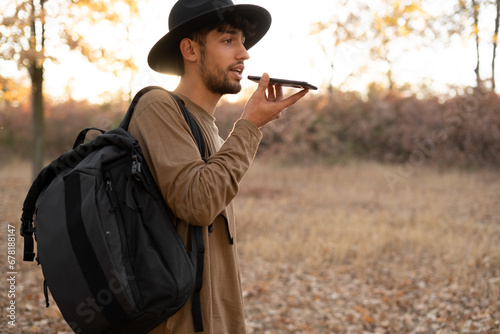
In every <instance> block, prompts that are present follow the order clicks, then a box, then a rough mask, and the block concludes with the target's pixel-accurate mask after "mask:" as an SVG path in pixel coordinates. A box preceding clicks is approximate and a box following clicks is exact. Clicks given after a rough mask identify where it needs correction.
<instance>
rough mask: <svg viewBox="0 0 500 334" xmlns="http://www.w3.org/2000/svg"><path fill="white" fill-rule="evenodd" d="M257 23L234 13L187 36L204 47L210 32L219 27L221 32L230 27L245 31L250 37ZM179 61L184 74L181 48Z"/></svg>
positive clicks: (181, 72) (246, 35) (244, 33)
mask: <svg viewBox="0 0 500 334" xmlns="http://www.w3.org/2000/svg"><path fill="white" fill-rule="evenodd" d="M256 26H257V24H256V23H252V22H250V21H249V20H248V19H247V18H245V17H243V16H241V15H238V14H234V15H227V16H226V17H225V18H224V20H223V21H222V22H217V23H212V24H209V25H206V26H204V27H203V28H201V29H199V30H197V31H194V32H192V33H191V34H189V35H188V36H186V37H187V38H189V39H191V40H193V41H195V42H196V43H198V44H200V45H201V46H202V47H204V46H205V43H206V38H207V35H208V33H209V32H211V31H212V30H214V29H217V30H218V31H219V32H224V31H227V30H229V29H237V30H241V31H243V35H244V36H245V37H246V38H248V37H252V36H254V35H255V29H256ZM177 62H178V64H179V69H180V74H181V75H183V74H184V59H183V57H182V54H181V52H180V50H179V52H178V55H177Z"/></svg>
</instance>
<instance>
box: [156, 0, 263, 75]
mask: <svg viewBox="0 0 500 334" xmlns="http://www.w3.org/2000/svg"><path fill="white" fill-rule="evenodd" d="M232 15H240V16H242V17H244V18H246V19H248V20H249V21H250V23H252V24H255V25H256V26H255V34H254V35H253V36H246V38H245V43H244V45H245V48H246V49H247V50H248V49H250V48H251V47H252V46H254V45H255V44H256V43H257V42H258V41H259V40H260V39H261V38H262V37H264V35H265V34H266V33H267V31H268V30H269V27H270V26H271V14H269V12H268V11H267V10H266V9H265V8H262V7H260V6H255V5H235V4H233V2H232V1H231V0H179V1H177V3H176V4H175V5H174V7H173V8H172V10H171V11H170V16H169V19H168V26H169V30H170V31H169V32H168V33H167V34H166V35H165V36H163V37H162V38H161V39H160V40H159V41H158V42H157V43H156V44H155V45H154V46H153V48H152V49H151V51H150V52H149V56H148V64H149V66H150V67H151V68H152V69H153V70H155V71H156V72H160V73H164V74H173V75H181V68H180V65H179V63H178V57H179V54H180V49H179V44H180V42H181V40H182V39H183V38H185V37H187V36H189V35H190V34H191V33H193V32H195V31H197V30H199V29H201V28H203V27H205V26H207V25H211V24H215V23H217V22H222V21H224V19H225V18H227V17H230V16H232Z"/></svg>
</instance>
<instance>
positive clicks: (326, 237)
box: [0, 0, 500, 333]
mask: <svg viewBox="0 0 500 334" xmlns="http://www.w3.org/2000/svg"><path fill="white" fill-rule="evenodd" d="M174 3H175V1H173V0H142V1H133V0H107V1H104V0H80V1H76V0H0V223H2V224H4V225H6V224H7V223H8V224H11V225H15V226H17V225H18V217H19V216H20V208H21V204H22V201H23V199H24V197H25V195H26V192H27V190H28V189H29V185H30V182H31V181H32V179H33V177H34V176H35V175H37V174H38V171H39V170H40V169H41V168H42V167H43V166H44V165H45V164H47V163H48V162H50V161H51V160H53V159H55V158H56V157H58V156H59V155H60V154H62V153H64V152H65V151H67V150H69V149H71V146H72V144H73V142H74V140H75V137H76V135H77V134H78V132H79V131H80V130H81V129H83V128H85V127H89V126H96V127H99V128H102V129H105V130H107V129H111V128H113V127H116V126H117V125H118V124H119V122H120V120H121V118H122V117H123V115H124V113H125V111H126V109H127V107H128V104H129V102H130V101H131V99H132V98H133V96H134V94H135V93H136V92H137V91H139V90H140V89H141V88H143V87H145V86H148V85H160V86H163V87H165V88H167V89H174V88H175V87H176V84H177V83H178V78H176V77H172V76H166V75H161V74H158V73H155V72H154V71H152V70H151V69H149V68H148V66H147V63H146V58H147V55H148V52H149V50H150V48H151V47H152V46H153V45H154V43H155V42H156V41H157V40H158V39H159V38H161V37H162V36H163V35H164V34H165V33H167V31H168V24H167V22H168V14H169V12H170V9H171V8H172V6H173V5H174ZM235 3H239V4H241V3H252V4H256V5H260V6H263V7H265V8H267V9H268V10H269V11H270V12H271V15H272V17H273V24H272V26H271V29H270V31H269V32H268V34H267V35H266V36H265V37H264V39H263V40H262V41H261V42H260V43H258V44H257V45H256V46H255V47H253V48H252V49H251V50H250V56H251V58H250V60H249V61H247V62H246V64H245V65H246V69H245V73H244V76H245V77H246V76H247V75H261V74H262V73H263V72H268V73H269V74H270V75H271V76H274V77H278V78H283V79H295V80H301V81H308V82H310V83H312V84H314V85H317V86H319V90H318V91H312V92H310V93H309V94H308V96H307V97H306V98H304V99H303V100H301V101H300V102H299V103H298V104H297V105H295V106H293V107H291V108H289V109H288V110H287V111H286V112H285V115H284V116H283V117H281V118H280V120H278V121H275V122H273V123H271V124H269V125H267V126H266V127H264V128H263V132H264V138H263V141H262V144H261V146H260V149H259V153H258V156H257V158H256V161H255V164H254V166H253V167H252V169H251V170H250V172H249V174H248V175H247V176H246V177H245V180H244V181H243V183H242V185H241V191H240V194H239V196H238V197H237V200H236V201H237V203H236V204H237V207H238V212H239V213H238V224H239V227H238V228H239V231H238V237H239V252H240V254H241V262H242V279H243V294H244V297H245V303H246V308H247V320H248V321H247V324H248V331H249V333H367V332H369V333H371V332H375V333H497V332H499V331H500V320H499V319H500V218H499V217H500V181H499V180H500V178H499V168H500V98H499V95H498V93H499V89H500V88H499V87H498V86H499V84H498V81H499V80H500V68H499V66H495V65H496V64H498V49H497V46H498V31H499V18H500V0H442V1H432V0H415V1H411V0H370V1H361V0H350V1H347V0H309V1H299V0H273V1H263V0H255V1H250V0H249V1H235ZM242 86H243V91H242V92H241V93H240V94H238V95H234V96H226V97H224V98H223V99H222V101H221V102H220V105H219V109H218V111H217V113H216V115H215V116H216V118H217V123H218V126H219V128H220V133H221V136H222V137H223V138H224V137H225V136H227V134H228V133H229V131H230V130H231V128H232V125H233V123H234V122H235V121H236V119H238V118H239V117H240V115H241V113H242V110H243V107H244V105H245V103H246V101H247V99H248V98H249V96H250V95H251V94H252V93H253V91H254V90H255V88H256V84H255V83H252V82H250V81H249V80H247V79H244V80H243V82H242ZM287 93H292V91H291V90H290V91H289V92H287ZM17 246H18V248H19V251H18V254H20V251H21V250H20V247H21V246H22V240H21V239H20V238H19V239H18V240H17ZM2 247H3V246H2ZM2 254H6V250H5V252H3V253H2ZM18 265H19V271H20V276H19V280H18V292H19V294H18V295H17V297H16V298H17V305H18V327H17V328H15V330H19V331H18V332H23V333H24V332H25V333H66V332H69V329H68V327H67V325H66V324H65V323H64V321H63V319H62V317H61V314H60V312H58V310H57V308H55V307H51V308H49V309H45V308H43V305H45V304H44V300H43V294H42V293H41V286H42V285H41V284H42V283H41V282H42V281H43V279H42V277H41V272H40V270H39V269H40V268H39V267H37V266H35V265H34V264H32V263H21V259H20V257H19V258H18ZM6 284H7V283H6V282H5V281H4V282H3V283H0V288H1V291H7V290H5V289H6V286H5V285H6ZM6 295H7V294H6V293H5V294H1V295H0V303H2V305H4V303H8V302H9V301H8V300H7V296H6ZM5 305H7V304H5ZM11 329H12V328H9V327H8V326H7V325H6V324H3V323H0V331H2V332H4V331H7V330H11Z"/></svg>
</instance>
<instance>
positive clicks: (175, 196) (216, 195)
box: [129, 90, 262, 334]
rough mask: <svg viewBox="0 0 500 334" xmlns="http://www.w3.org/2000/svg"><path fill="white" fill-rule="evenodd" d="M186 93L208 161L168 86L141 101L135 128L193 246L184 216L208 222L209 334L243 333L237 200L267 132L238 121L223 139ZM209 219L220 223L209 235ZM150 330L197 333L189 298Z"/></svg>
mask: <svg viewBox="0 0 500 334" xmlns="http://www.w3.org/2000/svg"><path fill="white" fill-rule="evenodd" d="M180 97H181V98H182V99H183V101H184V102H185V104H186V107H187V109H188V110H189V111H190V113H191V114H192V116H193V118H194V119H195V120H196V122H197V123H198V125H199V126H200V128H201V131H202V133H203V136H204V139H205V143H206V150H207V155H208V159H207V162H206V163H205V162H204V161H203V160H202V159H201V157H200V154H199V150H198V147H197V144H196V142H195V141H194V138H193V137H192V134H191V131H190V129H189V126H188V125H187V123H186V121H185V120H184V117H183V116H182V112H181V111H180V109H179V107H178V106H177V103H176V102H175V100H174V99H173V98H172V97H171V96H170V95H169V94H168V93H167V92H164V91H161V90H153V91H150V92H148V93H147V94H145V95H144V96H143V97H142V98H141V99H140V100H139V103H138V104H137V106H136V108H135V111H134V115H133V117H132V121H131V124H130V127H129V131H130V133H131V134H132V135H133V136H134V137H135V138H136V139H137V140H138V141H139V144H140V145H141V148H142V150H143V153H144V156H145V158H146V160H147V163H148V167H149V168H150V169H151V172H152V174H153V176H154V178H155V180H156V182H157V184H158V186H159V188H160V190H161V192H162V194H163V197H164V198H165V200H166V202H167V204H168V206H169V207H170V209H171V210H172V212H173V213H174V215H175V216H176V217H177V218H178V219H177V220H176V226H177V230H178V232H179V234H180V235H181V237H182V239H183V240H184V243H185V244H186V245H188V246H189V244H188V240H189V225H188V224H187V223H186V222H189V223H191V224H194V225H199V226H203V227H204V228H203V239H204V242H205V260H204V268H203V287H202V290H201V308H202V317H203V327H204V332H203V333H210V334H212V333H213V334H215V333H217V334H219V333H230V334H238V333H245V321H244V313H243V297H242V293H241V281H240V274H239V263H238V254H237V242H236V224H235V219H234V214H233V206H232V203H231V202H232V200H233V198H234V197H235V196H236V194H237V193H238V189H239V183H240V182H241V180H242V178H243V176H244V175H245V173H246V172H247V170H248V168H249V167H250V165H251V163H252V161H253V159H254V157H255V154H256V152H257V148H258V146H259V143H260V140H261V138H262V134H261V132H260V131H259V129H258V128H257V127H256V126H255V125H254V124H252V123H251V122H249V121H246V120H238V121H237V122H236V123H235V125H234V128H233V130H232V132H231V134H230V135H229V136H228V138H227V139H226V141H223V140H222V139H221V138H220V136H219V132H218V129H217V126H216V125H215V118H214V117H212V116H211V115H210V114H208V113H207V112H206V111H204V110H203V109H202V108H201V107H199V106H198V105H196V104H194V103H193V102H191V101H190V100H189V99H187V98H186V97H184V96H180ZM210 224H213V227H214V229H213V231H212V232H211V233H209V232H208V226H209V225H210ZM151 333H154V334H160V333H161V334H166V333H176V334H189V333H194V327H193V320H192V314H191V298H190V299H189V301H188V302H187V303H186V305H184V307H183V308H182V309H181V310H179V312H177V313H176V314H175V315H174V316H172V317H171V318H170V319H168V320H167V321H166V322H164V323H163V324H161V325H160V326H158V327H157V328H156V329H155V330H153V331H152V332H151Z"/></svg>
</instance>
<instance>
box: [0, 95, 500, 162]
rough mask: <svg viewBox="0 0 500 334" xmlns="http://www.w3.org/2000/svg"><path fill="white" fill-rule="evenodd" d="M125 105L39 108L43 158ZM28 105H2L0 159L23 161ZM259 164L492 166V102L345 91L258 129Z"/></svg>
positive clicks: (104, 123)
mask: <svg viewBox="0 0 500 334" xmlns="http://www.w3.org/2000/svg"><path fill="white" fill-rule="evenodd" d="M243 105H244V104H243V102H241V103H236V104H230V103H227V102H226V103H223V104H222V105H221V106H220V109H219V111H218V113H217V114H216V117H217V123H218V124H219V127H220V128H221V136H222V137H225V136H227V134H228V133H229V131H230V130H231V128H232V124H233V123H234V121H235V120H236V119H237V118H238V117H239V116H240V114H241V111H242V108H243ZM126 109H127V103H124V102H121V103H113V104H106V105H92V104H89V103H87V102H77V101H66V102H64V103H55V102H50V103H47V110H48V112H47V123H46V124H47V138H46V140H47V159H53V158H55V157H57V156H58V155H59V154H62V153H63V152H65V151H67V150H69V149H71V146H72V144H73V142H74V139H75V138H76V135H77V134H78V132H79V131H80V130H81V129H83V128H85V127H89V126H96V127H98V128H102V129H105V130H106V129H111V128H112V127H115V126H117V124H118V123H119V121H120V119H121V117H122V116H123V114H124V113H125V111H126ZM30 117H31V115H30V111H29V107H28V105H24V104H20V105H17V106H16V107H14V106H12V105H7V104H4V106H3V108H2V110H1V114H0V126H1V130H0V147H1V149H2V152H3V153H9V154H15V155H19V156H21V157H24V158H29V157H30V155H31V147H32V138H31V126H32V123H31V120H30ZM263 132H264V138H263V142H262V144H261V148H260V151H259V154H260V156H261V158H262V159H267V158H269V159H280V160H282V161H285V162H293V163H302V162H304V163H307V162H310V161H321V162H326V163H339V162H340V163H341V162H345V161H348V160H350V159H353V158H355V159H368V160H372V161H379V162H383V163H396V164H407V165H412V166H414V167H416V166H420V165H422V164H424V163H425V164H433V165H434V164H437V165H440V166H460V167H482V166H485V167H498V166H500V97H499V96H498V95H496V94H490V93H488V94H477V93H470V94H464V95H461V96H456V97H453V98H448V99H441V98H438V97H430V98H425V99H418V98H416V97H415V96H402V95H401V94H399V93H397V92H392V93H374V94H371V95H370V96H369V97H367V98H362V97H360V96H359V95H358V94H356V93H352V92H334V93H332V94H325V95H316V96H312V97H309V98H308V99H306V100H305V101H303V102H301V103H299V104H298V105H296V106H294V107H292V108H290V109H289V110H287V111H285V113H284V115H283V116H282V117H281V118H280V119H279V120H277V121H275V122H273V123H271V124H269V125H267V126H266V127H264V128H263Z"/></svg>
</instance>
